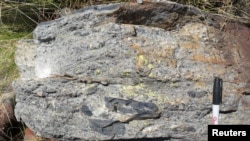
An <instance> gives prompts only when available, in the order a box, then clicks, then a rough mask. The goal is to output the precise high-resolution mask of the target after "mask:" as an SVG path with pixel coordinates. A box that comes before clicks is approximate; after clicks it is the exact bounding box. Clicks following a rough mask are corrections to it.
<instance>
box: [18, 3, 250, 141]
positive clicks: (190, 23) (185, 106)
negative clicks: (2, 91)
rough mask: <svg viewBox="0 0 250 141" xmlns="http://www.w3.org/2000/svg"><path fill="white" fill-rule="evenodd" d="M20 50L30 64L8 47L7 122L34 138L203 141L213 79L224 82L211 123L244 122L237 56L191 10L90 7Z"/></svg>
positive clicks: (245, 102) (243, 61) (244, 88)
mask: <svg viewBox="0 0 250 141" xmlns="http://www.w3.org/2000/svg"><path fill="white" fill-rule="evenodd" d="M145 11H146V13H143V12H145ZM23 42H25V41H23ZM24 44H25V45H27V44H30V46H32V47H31V48H26V49H27V52H35V57H34V54H32V53H31V54H29V55H26V54H25V52H23V51H22V52H21V50H20V48H21V47H22V44H20V45H19V46H17V48H18V49H17V53H16V63H17V65H18V67H19V68H20V73H21V78H20V79H18V80H16V81H15V82H14V83H13V87H14V89H15V93H16V101H17V104H16V107H15V115H16V117H17V118H18V119H19V120H22V121H23V122H25V124H26V125H27V126H28V127H29V128H30V129H31V130H33V131H34V132H35V133H36V134H37V135H40V136H43V137H47V138H57V139H59V140H111V139H139V138H155V139H157V138H158V139H159V140H192V141H193V140H199V141H201V140H207V125H208V124H210V123H211V100H212V87H213V80H214V77H216V76H218V77H221V78H222V79H223V80H224V83H223V100H222V105H221V107H222V108H221V112H222V115H221V117H220V124H224V123H228V124H238V123H241V124H249V123H250V120H249V118H248V117H249V115H250V112H249V105H250V104H249V101H250V100H249V99H250V97H249V93H250V91H249V82H250V81H249V80H250V79H249V76H248V75H247V74H249V72H248V70H249V69H248V68H249V60H248V58H247V56H246V55H245V54H244V48H243V47H242V46H241V45H240V43H238V42H237V40H234V37H233V36H231V35H230V34H227V33H225V32H222V31H220V30H218V29H217V28H215V27H214V26H208V23H207V20H206V17H204V14H202V13H201V12H200V11H199V10H198V9H196V8H192V7H189V6H184V5H179V4H175V3H145V4H143V5H135V4H133V5H130V7H128V6H127V5H126V4H121V5H120V4H111V5H99V6H91V7H89V8H85V9H82V10H80V11H78V12H75V13H73V14H71V15H69V16H65V17H62V18H59V19H56V20H54V21H51V22H46V23H42V24H40V25H39V26H38V27H37V28H36V29H35V31H34V42H32V43H31V42H30V41H26V42H25V43H24ZM34 46H35V47H36V48H34ZM25 56H27V57H28V59H27V60H32V59H33V58H34V60H33V61H31V63H34V65H31V66H32V67H29V66H28V64H27V63H26V62H25V60H24V59H22V58H24V57H25ZM29 57H30V58H29ZM24 68H27V69H24ZM28 68H33V69H28ZM29 73H30V74H34V75H30V76H29V75H27V74H29ZM243 98H244V99H243ZM245 109H248V110H245Z"/></svg>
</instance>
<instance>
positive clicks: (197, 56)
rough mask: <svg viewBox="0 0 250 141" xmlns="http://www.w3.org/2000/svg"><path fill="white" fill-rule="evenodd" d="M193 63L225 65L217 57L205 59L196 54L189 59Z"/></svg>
mask: <svg viewBox="0 0 250 141" xmlns="http://www.w3.org/2000/svg"><path fill="white" fill-rule="evenodd" d="M191 60H193V61H199V62H204V63H213V64H223V63H225V62H224V61H223V60H222V59H220V58H217V57H205V56H204V55H202V54H196V55H193V56H192V57H191Z"/></svg>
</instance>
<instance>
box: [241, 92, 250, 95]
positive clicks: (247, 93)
mask: <svg viewBox="0 0 250 141" xmlns="http://www.w3.org/2000/svg"><path fill="white" fill-rule="evenodd" d="M242 94H243V95H250V92H243V93H242Z"/></svg>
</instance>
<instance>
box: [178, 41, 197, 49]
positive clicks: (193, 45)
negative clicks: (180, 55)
mask: <svg viewBox="0 0 250 141" xmlns="http://www.w3.org/2000/svg"><path fill="white" fill-rule="evenodd" d="M180 46H181V47H183V48H186V49H197V48H199V47H200V45H199V44H198V43H197V42H193V41H186V42H182V43H180Z"/></svg>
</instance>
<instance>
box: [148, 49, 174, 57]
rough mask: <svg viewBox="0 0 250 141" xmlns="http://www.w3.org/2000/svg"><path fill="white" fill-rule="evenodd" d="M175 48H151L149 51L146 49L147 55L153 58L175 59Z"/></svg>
mask: <svg viewBox="0 0 250 141" xmlns="http://www.w3.org/2000/svg"><path fill="white" fill-rule="evenodd" d="M174 50H175V49H174V48H171V47H168V46H166V47H163V48H154V47H152V48H149V49H145V53H146V54H148V55H149V56H150V57H153V58H157V59H160V58H162V59H163V58H173V54H174Z"/></svg>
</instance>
